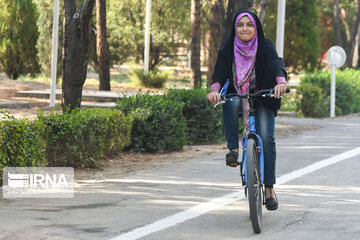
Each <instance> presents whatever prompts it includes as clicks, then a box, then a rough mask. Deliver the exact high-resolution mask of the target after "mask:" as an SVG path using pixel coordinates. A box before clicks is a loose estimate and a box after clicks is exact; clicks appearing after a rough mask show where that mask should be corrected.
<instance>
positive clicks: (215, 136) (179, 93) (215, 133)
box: [167, 89, 224, 144]
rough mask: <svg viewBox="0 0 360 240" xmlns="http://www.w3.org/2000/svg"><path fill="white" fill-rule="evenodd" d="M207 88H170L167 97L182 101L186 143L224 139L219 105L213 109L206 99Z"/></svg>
mask: <svg viewBox="0 0 360 240" xmlns="http://www.w3.org/2000/svg"><path fill="white" fill-rule="evenodd" d="M208 93H209V90H208V89H194V90H174V89H173V90H170V91H169V93H168V95H167V97H168V98H169V99H172V100H174V101H177V102H182V103H184V109H183V111H182V113H183V115H184V117H185V118H186V122H187V134H186V135H187V143H188V144H196V143H209V142H219V141H221V140H224V134H223V127H222V111H221V107H219V108H217V109H215V110H214V108H213V104H211V103H210V102H209V101H208V100H207V97H206V96H207V94H208Z"/></svg>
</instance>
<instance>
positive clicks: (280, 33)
mask: <svg viewBox="0 0 360 240" xmlns="http://www.w3.org/2000/svg"><path fill="white" fill-rule="evenodd" d="M285 8H286V0H278V13H277V26H276V51H277V52H278V54H279V57H283V56H284V32H285Z"/></svg>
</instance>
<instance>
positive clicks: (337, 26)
mask: <svg viewBox="0 0 360 240" xmlns="http://www.w3.org/2000/svg"><path fill="white" fill-rule="evenodd" d="M339 2H340V1H339V0H334V7H333V9H334V10H333V12H334V21H333V22H334V33H335V43H336V45H338V46H341V45H342V39H341V35H342V34H341V20H340V3H339Z"/></svg>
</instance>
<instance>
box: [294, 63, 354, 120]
mask: <svg viewBox="0 0 360 240" xmlns="http://www.w3.org/2000/svg"><path fill="white" fill-rule="evenodd" d="M301 83H311V84H313V85H316V86H318V87H320V88H321V93H322V95H323V99H324V105H323V106H324V107H326V108H327V109H322V110H323V111H324V112H326V113H327V114H328V113H329V112H330V103H329V101H330V90H331V87H330V84H331V73H330V72H321V71H315V72H312V73H306V74H305V75H304V76H302V78H301ZM335 104H336V109H335V112H336V115H344V114H350V113H356V112H360V71H359V70H355V69H345V70H344V71H340V70H337V71H336V97H335Z"/></svg>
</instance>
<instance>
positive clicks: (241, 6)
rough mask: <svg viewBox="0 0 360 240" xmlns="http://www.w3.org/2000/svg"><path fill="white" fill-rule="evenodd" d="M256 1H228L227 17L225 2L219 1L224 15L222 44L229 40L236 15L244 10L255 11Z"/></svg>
mask: <svg viewBox="0 0 360 240" xmlns="http://www.w3.org/2000/svg"><path fill="white" fill-rule="evenodd" d="M254 2H255V0H241V1H239V0H228V5H227V10H226V15H225V10H224V8H225V7H224V1H223V0H218V3H219V4H220V8H221V9H222V10H220V13H222V21H221V25H222V26H221V42H222V43H223V42H225V41H227V40H228V38H229V36H230V32H231V30H232V24H233V20H234V17H235V14H236V13H238V12H240V11H244V10H253V7H254Z"/></svg>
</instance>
